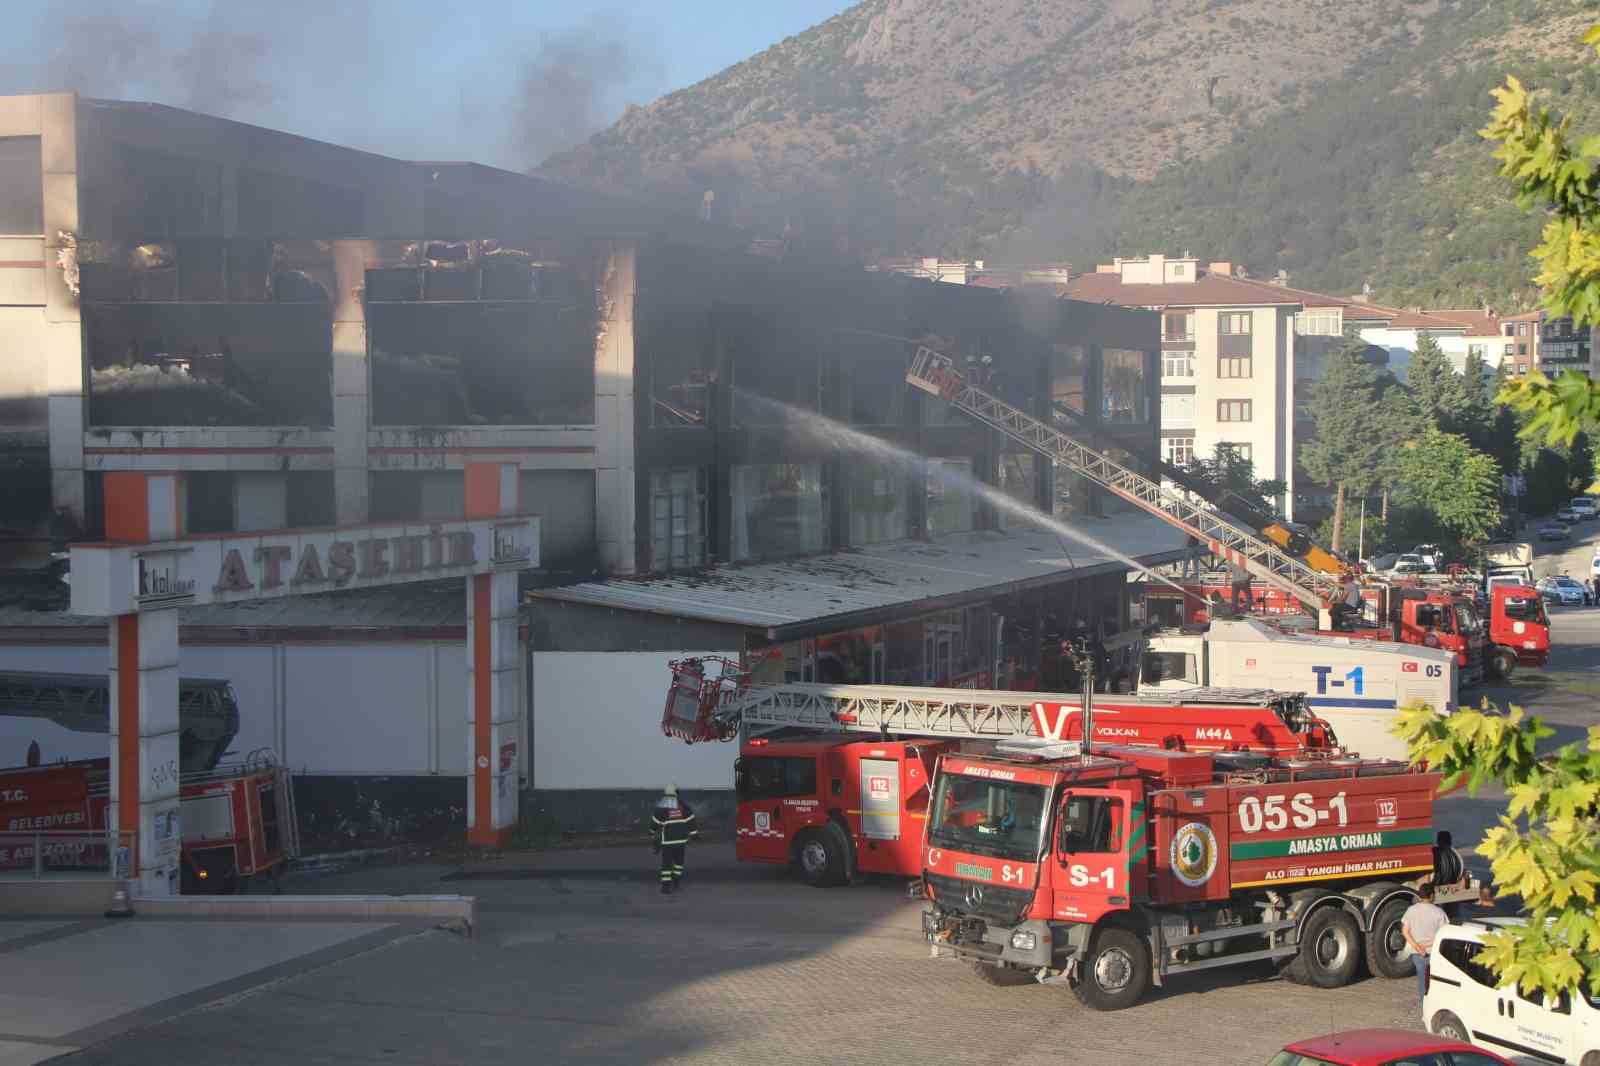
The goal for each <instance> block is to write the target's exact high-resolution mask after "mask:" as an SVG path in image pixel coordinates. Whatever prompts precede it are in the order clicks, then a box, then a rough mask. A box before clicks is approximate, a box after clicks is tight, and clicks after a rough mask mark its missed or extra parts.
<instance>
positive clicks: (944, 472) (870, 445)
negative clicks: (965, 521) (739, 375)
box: [733, 388, 1182, 591]
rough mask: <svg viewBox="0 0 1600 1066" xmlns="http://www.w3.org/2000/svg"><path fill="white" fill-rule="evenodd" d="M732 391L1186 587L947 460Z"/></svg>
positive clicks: (820, 436)
mask: <svg viewBox="0 0 1600 1066" xmlns="http://www.w3.org/2000/svg"><path fill="white" fill-rule="evenodd" d="M733 392H734V394H735V395H736V396H737V397H738V400H739V403H741V404H750V405H753V406H755V407H759V408H764V409H766V410H767V411H769V412H772V413H775V414H777V415H779V416H781V420H782V422H783V423H784V425H785V426H786V427H788V428H789V429H791V430H797V431H798V432H800V433H802V434H804V435H805V436H806V437H807V438H808V439H810V440H811V441H814V442H816V443H819V444H825V445H829V446H831V447H835V448H841V449H843V450H845V451H849V452H855V453H858V454H861V455H865V456H870V457H871V458H873V459H875V460H877V461H879V462H883V463H886V464H889V465H892V466H894V467H896V468H898V469H901V470H904V471H906V472H908V473H912V474H919V475H920V474H929V475H932V476H934V477H937V478H938V479H939V480H940V481H941V482H942V483H943V484H944V486H945V488H946V489H947V490H952V491H956V492H962V493H968V494H970V495H973V496H976V497H977V498H978V499H981V500H983V501H984V502H985V503H987V504H988V505H989V506H991V507H993V508H994V509H995V510H997V511H1000V512H1002V513H1004V514H1007V515H1010V516H1011V517H1013V518H1017V519H1021V520H1022V521H1024V522H1028V523H1030V524H1032V525H1035V526H1038V527H1039V528H1040V529H1043V530H1047V531H1049V532H1050V533H1053V534H1055V535H1056V536H1057V537H1062V538H1065V539H1067V540H1072V541H1076V542H1077V543H1079V544H1081V545H1083V546H1084V547H1086V548H1090V549H1092V550H1093V551H1096V552H1099V553H1101V554H1103V555H1106V556H1109V557H1111V558H1113V559H1116V560H1118V561H1119V562H1123V563H1126V564H1127V565H1128V566H1130V567H1132V568H1133V569H1135V570H1138V571H1140V572H1141V573H1143V574H1144V575H1145V576H1146V577H1148V578H1150V579H1151V580H1153V581H1159V582H1161V583H1162V584H1164V585H1170V586H1171V587H1173V588H1175V589H1178V590H1179V591H1182V588H1181V587H1180V586H1179V585H1178V584H1177V583H1176V582H1174V581H1172V580H1170V579H1168V578H1166V577H1163V576H1162V575H1160V574H1158V573H1156V572H1155V571H1154V570H1151V569H1150V568H1149V567H1148V566H1145V565H1144V564H1142V563H1140V562H1139V561H1138V560H1137V559H1134V558H1133V557H1132V556H1129V555H1124V554H1123V553H1122V552H1120V551H1118V550H1117V549H1115V548H1113V547H1111V546H1110V545H1109V544H1107V543H1105V542H1104V541H1102V540H1099V539H1097V538H1095V537H1091V536H1090V535H1089V534H1087V533H1085V532H1084V531H1083V530H1081V529H1077V528H1074V527H1073V526H1071V525H1068V524H1067V523H1065V522H1063V521H1061V520H1060V519H1057V518H1054V517H1052V516H1050V515H1048V514H1045V513H1044V512H1043V511H1040V510H1039V509H1038V508H1036V507H1031V506H1029V505H1028V504H1026V503H1023V502H1022V501H1021V500H1018V499H1016V498H1015V497H1012V496H1009V495H1007V494H1006V493H1005V492H1003V491H1001V490H1000V489H998V488H996V487H995V486H993V485H990V484H987V483H985V482H983V481H980V480H978V479H977V478H975V477H973V476H972V475H970V474H966V473H963V472H962V471H960V470H956V469H954V468H952V467H949V466H944V465H930V464H929V462H928V460H927V458H926V457H924V456H921V455H918V454H917V453H916V452H912V451H907V450H906V449H905V448H901V447H899V446H898V445H895V444H891V443H890V442H888V441H886V440H884V439H882V438H881V437H874V436H873V435H872V434H870V433H863V432H861V431H860V430H858V429H853V428H851V427H850V426H847V425H845V424H843V423H842V422H836V421H834V420H833V419H831V418H829V417H827V416H826V415H822V414H818V413H817V412H815V411H807V410H804V409H802V408H799V407H793V406H790V405H789V404H786V403H783V402H782V401H780V400H774V399H771V398H769V397H766V396H762V395H760V394H759V393H754V392H748V391H746V390H744V389H740V388H735V389H734V390H733ZM1067 554H1068V557H1069V561H1070V556H1071V553H1070V552H1068V553H1067ZM1073 566H1074V568H1076V566H1077V564H1076V563H1073Z"/></svg>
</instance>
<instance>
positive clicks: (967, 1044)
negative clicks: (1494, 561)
mask: <svg viewBox="0 0 1600 1066" xmlns="http://www.w3.org/2000/svg"><path fill="white" fill-rule="evenodd" d="M1575 532H1578V533H1579V534H1580V535H1582V536H1583V538H1584V540H1583V542H1579V543H1575V544H1573V545H1570V546H1566V547H1564V548H1562V549H1560V550H1558V551H1554V552H1547V553H1543V554H1541V557H1540V560H1539V562H1538V564H1537V565H1538V567H1539V568H1540V572H1541V573H1542V572H1545V571H1546V570H1548V569H1555V570H1557V572H1559V570H1560V569H1566V570H1569V571H1570V572H1571V573H1573V574H1574V575H1578V574H1580V573H1585V572H1586V571H1587V566H1588V559H1589V556H1590V550H1591V549H1590V545H1589V543H1588V541H1592V540H1593V539H1595V537H1596V535H1600V524H1597V523H1589V524H1585V525H1584V526H1580V527H1579V528H1578V530H1576V531H1575ZM1552 614H1553V615H1554V617H1555V623H1554V628H1555V636H1556V645H1557V647H1556V652H1555V659H1554V662H1553V663H1552V665H1551V669H1549V670H1547V671H1540V672H1535V671H1522V672H1520V673H1519V674H1518V675H1517V676H1516V677H1515V678H1514V679H1513V681H1512V683H1511V684H1510V685H1506V686H1499V687H1496V688H1494V689H1491V690H1489V691H1488V693H1487V694H1488V695H1489V696H1491V698H1494V699H1496V700H1497V701H1501V702H1505V701H1508V700H1513V701H1516V702H1519V703H1523V704H1525V705H1527V706H1528V707H1529V708H1530V709H1531V710H1534V711H1536V712H1537V713H1540V714H1543V715H1544V716H1546V717H1547V718H1548V719H1549V720H1550V721H1551V722H1552V723H1553V724H1555V725H1556V726H1557V728H1558V730H1559V731H1560V736H1559V737H1558V739H1562V740H1565V739H1573V738H1576V737H1578V736H1581V734H1582V731H1583V729H1585V728H1587V727H1588V726H1589V725H1591V724H1593V723H1594V722H1596V721H1600V713H1597V711H1596V709H1595V708H1596V706H1597V703H1596V699H1595V697H1596V695H1600V609H1577V608H1568V609H1559V608H1557V609H1554V610H1553V611H1552ZM1502 809H1503V804H1502V803H1501V802H1500V801H1499V799H1498V797H1496V796H1493V795H1489V796H1483V797H1479V798H1478V799H1475V800H1474V799H1469V798H1467V797H1463V796H1456V797H1451V798H1449V799H1447V800H1445V801H1443V802H1442V803H1441V805H1440V811H1439V814H1440V823H1441V825H1443V826H1445V827H1448V828H1450V829H1452V830H1453V831H1454V832H1455V834H1456V838H1457V840H1458V842H1460V843H1462V844H1465V845H1470V844H1471V843H1472V842H1474V841H1476V839H1477V838H1478V836H1479V835H1481V833H1482V830H1483V829H1484V828H1485V827H1486V826H1488V825H1491V824H1493V822H1494V820H1495V818H1496V816H1497V814H1498V812H1499V811H1500V810H1502ZM730 850H731V849H729V848H727V847H726V846H717V845H706V846H704V847H700V848H698V849H697V850H695V851H693V852H692V853H691V856H690V880H689V883H688V886H687V888H686V890H685V892H684V893H683V894H682V895H680V896H676V897H667V898H663V897H661V896H660V895H659V894H657V893H656V891H655V887H654V885H653V883H652V881H653V878H652V874H651V864H652V861H653V860H652V858H651V856H650V855H649V853H648V852H647V851H645V850H643V849H612V850H604V851H590V852H579V853H573V852H556V853H547V854H544V855H539V856H532V857H527V858H525V859H524V860H523V861H525V862H527V863H528V864H530V867H531V868H524V867H518V866H517V865H516V860H511V861H508V862H506V863H503V864H500V865H497V866H495V867H490V868H485V869H483V870H478V871H466V873H468V874H469V875H470V876H468V877H466V878H463V877H462V876H461V874H462V873H463V871H460V870H456V869H452V868H446V867H432V866H420V865H419V866H397V867H385V868H373V869H368V870H364V871H358V872H355V873H350V874H345V875H339V876H335V877H331V878H323V879H319V880H318V881H316V882H315V883H307V884H303V885H301V886H299V887H298V889H297V890H309V891H329V892H395V893H404V892H413V893H430V892H466V893H471V894H475V895H477V896H478V897H479V901H480V902H479V918H480V926H479V930H478V935H477V937H476V938H475V939H472V940H467V939H463V938H461V937H458V936H455V935H453V934H450V933H446V932H425V933H420V934H416V935H409V936H401V937H391V938H386V940H385V942H384V943H381V944H377V943H374V944H372V945H369V946H368V947H367V950H364V951H360V952H359V953H356V954H353V955H346V956H345V957H342V958H339V959H336V960H334V961H327V959H325V958H319V957H316V956H313V957H311V958H309V959H307V960H305V961H304V962H303V963H302V964H301V965H298V966H290V967H287V968H283V969H280V970H277V971H274V972H271V973H269V974H266V975H264V976H263V978H262V981H260V982H256V983H255V986H254V987H252V988H245V987H243V985H248V984H250V983H251V982H244V983H243V985H241V984H240V983H235V984H233V985H229V986H216V987H215V989H214V991H215V993H216V994H217V995H224V996H226V997H228V998H225V999H222V1000H221V1001H220V1002H215V1003H211V1004H210V1005H208V1006H206V1007H204V1008H203V1009H192V1004H193V1003H195V1002H198V1001H199V1000H201V999H205V998H208V997H206V995H205V990H204V989H203V988H202V989H200V990H199V991H198V992H194V991H191V992H190V993H189V994H188V998H185V999H180V1000H174V1001H168V1002H167V1004H166V1007H167V1009H166V1010H165V1012H163V1010H162V1007H161V1004H156V1005H155V1006H154V1007H153V1008H152V1009H149V1010H148V1011H147V1012H146V1017H147V1018H148V1019H149V1022H150V1024H148V1025H147V1026H146V1027H145V1028H142V1029H139V1030H138V1031H136V1032H132V1033H126V1034H123V1035H120V1036H117V1037H115V1038H113V1039H110V1040H108V1041H106V1042H104V1043H101V1044H98V1045H96V1046H93V1047H89V1048H86V1049H85V1050H82V1051H79V1052H77V1053H76V1054H73V1055H71V1056H70V1057H69V1059H68V1060H64V1061H71V1062H72V1063H74V1064H91V1063H107V1064H112V1063H115V1064H142V1063H149V1064H160V1066H169V1064H170V1063H172V1062H175V1061H194V1060H196V1059H197V1058H199V1057H202V1056H203V1057H204V1058H205V1060H206V1061H214V1062H227V1063H238V1064H254V1063H263V1064H265V1063H294V1064H296V1066H311V1064H317V1063H371V1062H385V1063H430V1064H432V1063H463V1064H466V1063H472V1064H491V1063H502V1062H503V1063H517V1064H519V1066H520V1064H527V1063H543V1062H577V1061H581V1062H616V1063H643V1062H695V1063H752V1062H763V1061H766V1062H789V1061H808V1062H829V1063H832V1062H841V1063H870V1064H872V1066H883V1064H885V1063H895V1062H910V1061H917V1062H927V1063H943V1062H962V1063H967V1062H995V1063H1019V1064H1030V1063H1045V1062H1061V1061H1064V1060H1068V1059H1071V1060H1073V1061H1079V1062H1092V1063H1097V1064H1106V1066H1115V1064H1121V1063H1128V1064H1138V1066H1150V1064H1165V1063H1183V1064H1188V1063H1195V1064H1200V1063H1206V1064H1211V1063H1216V1064H1259V1063H1264V1062H1266V1061H1267V1060H1268V1059H1270V1058H1271V1056H1272V1054H1273V1052H1274V1051H1275V1050H1276V1049H1277V1048H1279V1047H1280V1046H1282V1045H1283V1044H1284V1043H1285V1042H1287V1041H1289V1040H1291V1039H1294V1038H1298V1037H1304V1036H1308V1035H1313V1034H1317V1033H1321V1032H1327V1031H1331V1030H1336V1029H1347V1028H1356V1027H1363V1026H1415V1025H1417V1024H1418V1022H1419V1018H1418V1011H1417V1008H1416V1004H1415V1001H1414V995H1415V991H1414V986H1413V984H1412V983H1411V982H1410V981H1409V980H1406V981H1396V982H1390V981H1383V980H1372V979H1366V980H1362V981H1359V982H1357V983H1355V984H1353V985H1351V986H1349V987H1347V988H1344V989H1340V990H1337V991H1331V992H1328V991H1318V990H1314V989H1308V988H1301V987H1298V986H1295V985H1291V984H1287V983H1285V982H1283V981H1280V980H1278V979H1277V978H1276V977H1274V976H1272V975H1271V973H1270V971H1263V970H1261V969H1253V970H1248V971H1244V972H1233V971H1228V970H1223V971H1219V972H1218V973H1216V974H1213V975H1202V976H1200V977H1196V978H1192V979H1190V980H1188V981H1184V982H1182V983H1174V984H1173V985H1172V986H1171V987H1169V988H1168V989H1167V990H1165V991H1162V992H1158V993H1157V994H1156V995H1154V996H1153V997H1152V998H1151V999H1150V1000H1149V1001H1148V1002H1146V1003H1144V1004H1142V1005H1140V1006H1138V1007H1136V1008H1134V1009H1132V1010H1129V1011H1125V1012H1122V1013H1118V1014H1097V1013H1094V1012H1091V1011H1088V1010H1086V1009H1084V1008H1082V1007H1080V1006H1079V1005H1078V1004H1077V1002H1076V1000H1075V999H1074V998H1073V997H1072V995H1071V993H1070V992H1068V991H1066V990H1065V989H1061V988H1043V987H1039V986H1036V985H1029V986H1024V987H1020V988H1004V989H997V988H991V987H989V986H987V985H984V984H982V983H980V982H979V981H978V980H977V979H976V978H975V977H974V976H973V975H972V974H971V973H970V972H969V971H968V970H966V969H965V968H964V967H963V966H962V965H960V964H957V963H952V962H941V961H934V960H932V959H930V958H929V957H928V953H927V949H926V947H925V945H924V944H923V943H922V941H921V940H920V937H919V935H918V905H917V904H916V903H914V902H911V901H908V900H906V899H905V898H904V897H903V895H902V894H901V891H900V889H899V886H898V885H894V884H889V883H870V884H865V885H857V886H853V887H850V888H846V889H839V890H833V891H815V890H811V889H807V888H804V887H802V886H799V885H796V884H793V883H791V882H789V881H787V880H785V879H783V878H782V877H780V876H778V875H777V874H775V873H772V872H769V871H766V870H752V869H750V868H747V867H740V866H738V865H737V864H735V863H733V862H732V860H731V854H730ZM1474 865H1477V864H1476V863H1474ZM1480 872H1481V869H1480ZM135 921H137V919H135ZM17 932H18V935H19V936H26V935H35V934H37V933H39V932H41V930H27V931H21V930H20V929H19V930H18V931H17ZM0 935H3V931H0ZM3 950H4V942H3V941H0V951H3ZM195 950H198V951H207V950H214V947H209V946H203V945H197V946H196V948H195ZM100 958H101V956H100V955H97V954H96V953H92V952H88V951H85V952H84V954H83V958H82V960H81V965H82V966H83V968H84V970H83V972H84V974H85V975H91V974H93V973H94V972H95V970H96V967H97V966H98V965H100ZM10 961H12V960H10V959H8V960H7V962H10ZM210 998H214V997H210ZM179 1010H186V1011H187V1012H186V1013H175V1012H177V1011H179ZM164 1013H165V1014H172V1015H174V1016H171V1017H166V1018H165V1020H158V1019H161V1018H162V1017H163V1014H164ZM5 1028H6V1027H5V1026H4V1025H0V1031H3V1030H4V1029H5ZM5 1050H6V1049H5V1047H4V1046H3V1044H0V1064H3V1063H5V1062H6V1061H7V1059H6V1058H5ZM19 1061H20V1060H19ZM28 1061H32V1060H28Z"/></svg>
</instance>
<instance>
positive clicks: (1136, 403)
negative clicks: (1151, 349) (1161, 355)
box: [1101, 348, 1150, 422]
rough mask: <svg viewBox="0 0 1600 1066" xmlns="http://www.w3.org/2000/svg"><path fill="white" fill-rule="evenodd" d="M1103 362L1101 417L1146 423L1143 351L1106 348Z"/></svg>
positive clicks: (1146, 402) (1114, 420) (1147, 412)
mask: <svg viewBox="0 0 1600 1066" xmlns="http://www.w3.org/2000/svg"><path fill="white" fill-rule="evenodd" d="M1102 364H1103V367H1104V375H1105V389H1104V397H1103V404H1104V406H1103V408H1102V411H1101V415H1102V417H1103V418H1104V419H1105V420H1106V421H1107V422H1148V421H1149V420H1150V394H1149V390H1148V389H1147V388H1146V387H1145V358H1144V353H1143V352H1137V351H1130V350H1128V349H1125V348H1107V349H1106V350H1105V354H1104V356H1103V358H1102Z"/></svg>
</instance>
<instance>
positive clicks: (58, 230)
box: [37, 93, 88, 526]
mask: <svg viewBox="0 0 1600 1066" xmlns="http://www.w3.org/2000/svg"><path fill="white" fill-rule="evenodd" d="M37 99H38V100H39V147H40V164H41V168H42V174H41V177H42V181H43V188H44V278H45V307H44V320H45V387H46V389H47V390H48V394H49V400H48V407H47V411H48V418H49V425H50V430H49V442H50V502H51V506H52V507H53V508H54V509H56V510H58V511H59V510H66V511H67V512H69V513H70V514H71V515H72V517H73V518H74V519H75V520H76V521H77V522H78V524H79V525H80V526H82V524H83V521H84V511H85V508H84V491H85V490H84V477H83V430H84V424H85V422H86V421H87V416H88V388H87V386H88V382H87V380H86V379H87V376H88V368H87V365H86V364H87V360H86V359H85V358H84V343H83V319H82V315H81V313H80V310H79V306H78V292H77V280H76V278H73V279H71V282H70V284H69V279H68V278H67V275H66V272H65V271H64V270H63V268H62V266H61V263H62V257H63V253H65V258H66V259H67V260H69V261H70V262H72V263H73V265H74V267H75V266H76V256H77V249H76V242H77V234H78V227H79V220H78V97H77V96H76V94H73V93H51V94H48V95H45V96H40V97H37Z"/></svg>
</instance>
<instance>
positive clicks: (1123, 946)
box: [1072, 929, 1150, 1010]
mask: <svg viewBox="0 0 1600 1066" xmlns="http://www.w3.org/2000/svg"><path fill="white" fill-rule="evenodd" d="M1149 987H1150V949H1149V948H1148V947H1146V946H1145V942H1144V940H1143V939H1142V938H1140V936H1139V935H1138V934H1137V933H1134V932H1131V931H1130V930H1127V929H1102V930H1100V932H1099V933H1097V934H1095V938H1094V943H1093V946H1092V947H1090V949H1089V955H1088V957H1087V958H1086V959H1084V960H1083V963H1082V966H1081V967H1080V969H1079V970H1078V983H1077V984H1075V985H1073V986H1072V991H1073V994H1074V995H1076V996H1077V997H1078V999H1079V1000H1080V1001H1081V1002H1082V1003H1083V1005H1084V1006H1086V1007H1093V1008H1094V1009H1095V1010H1122V1009H1123V1008H1125V1007H1131V1006H1133V1005H1134V1004H1135V1003H1137V1002H1139V1000H1140V998H1141V997H1142V996H1143V995H1144V994H1145V991H1146V990H1147V989H1148V988H1149Z"/></svg>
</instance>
